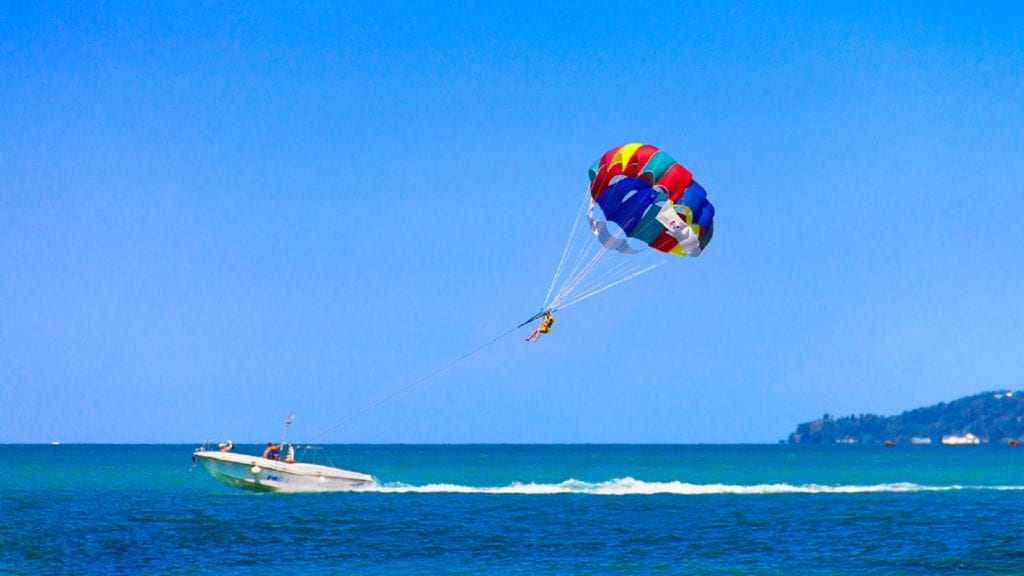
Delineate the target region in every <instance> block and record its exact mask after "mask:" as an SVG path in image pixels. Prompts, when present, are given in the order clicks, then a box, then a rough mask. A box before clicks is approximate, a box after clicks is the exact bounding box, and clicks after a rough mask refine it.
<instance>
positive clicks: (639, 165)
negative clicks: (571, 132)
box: [589, 143, 715, 256]
mask: <svg viewBox="0 0 1024 576" xmlns="http://www.w3.org/2000/svg"><path fill="white" fill-rule="evenodd" d="M707 195H708V194H707V192H705V191H704V188H703V187H702V186H701V185H700V184H698V183H697V182H696V181H695V180H694V179H693V175H692V174H690V171H689V170H687V169H686V168H684V167H683V165H682V164H679V163H678V162H676V161H675V160H673V159H672V157H671V156H669V155H668V154H666V153H665V152H663V151H661V150H659V149H658V148H657V147H656V146H652V145H650V144H639V143H632V144H625V145H623V146H617V147H615V148H612V149H611V150H608V151H607V152H605V153H604V154H603V155H601V157H600V158H599V159H598V160H597V161H596V162H594V165H593V166H591V168H590V196H591V198H592V199H593V200H594V204H593V205H592V207H591V210H590V213H589V215H590V221H591V226H592V228H593V230H594V233H595V234H597V236H598V238H599V239H600V241H601V243H602V244H604V245H605V246H606V247H608V248H614V249H616V250H619V251H621V252H638V251H640V250H639V249H637V248H635V247H634V246H635V242H634V243H631V242H630V241H629V240H627V238H633V239H635V240H636V241H639V242H641V243H643V244H645V245H647V246H650V247H651V248H655V249H657V250H661V251H662V252H670V253H674V254H678V255H680V256H699V255H700V253H701V251H702V250H703V249H704V248H705V247H706V246H707V245H708V242H710V241H711V236H712V235H713V234H714V218H715V207H714V206H712V205H711V203H710V202H708V200H707Z"/></svg>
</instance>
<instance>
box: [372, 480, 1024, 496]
mask: <svg viewBox="0 0 1024 576" xmlns="http://www.w3.org/2000/svg"><path fill="white" fill-rule="evenodd" d="M950 490H1024V486H962V485H951V486H927V485H921V484H914V483H911V482H892V483H883V484H867V485H834V484H785V483H779V484H750V485H743V484H691V483H689V482H680V481H672V482H645V481H643V480H637V479H635V478H616V479H613V480H608V481H605V482H583V481H581V480H573V479H570V480H566V481H564V482H559V483H557V484H537V483H532V482H531V483H522V482H513V483H512V484H509V485H507V486H464V485H461V484H425V485H422V486H415V485H411V484H403V483H400V482H389V483H385V484H372V485H369V486H364V487H361V488H356V489H355V491H359V492H383V493H393V494H398V493H417V494H442V493H451V494H525V495H545V494H592V495H597V496H629V495H650V494H680V495H687V496H698V495H708V494H862V493H885V492H893V493H896V492H941V491H950Z"/></svg>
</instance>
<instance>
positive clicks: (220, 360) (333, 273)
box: [0, 1, 1024, 443]
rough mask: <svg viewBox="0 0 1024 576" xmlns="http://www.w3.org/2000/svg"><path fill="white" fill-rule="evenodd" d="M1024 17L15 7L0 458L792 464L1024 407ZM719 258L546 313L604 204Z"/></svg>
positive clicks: (932, 8) (0, 229)
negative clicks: (664, 448) (313, 443)
mask: <svg viewBox="0 0 1024 576" xmlns="http://www.w3.org/2000/svg"><path fill="white" fill-rule="evenodd" d="M1022 50H1024V9H1022V8H1020V7H1019V5H1018V4H1015V3H1011V2H1006V3H984V2H983V3H976V2H973V3H968V2H958V3H943V2H919V3H914V2H899V3H892V2H877V3H863V2H834V3H826V2H798V3H791V2H772V3H767V4H766V3H763V2H739V3H730V2H720V1H711V2H665V3H651V4H639V5H625V4H623V3H621V2H606V3H594V2H586V3H557V2H556V3H539V2H537V3H526V4H523V3H521V2H503V3H498V2H486V3H468V2H467V3H463V2H455V3H453V2H436V3H415V2H408V3H405V2H369V3H358V2H355V3H334V2H324V3H259V4H251V5H246V4H240V3H239V4H236V3H214V4H208V3H207V4H195V3H191V2H182V3H166V2H152V3H149V4H148V5H147V4H146V3H143V2H125V3H121V2H102V3H93V2H58V3H41V4H40V3H35V2H23V3H8V4H6V5H5V7H4V8H3V10H2V11H0V128H2V129H0V160H2V161H0V406H2V407H3V417H2V418H0V442H42V441H49V440H52V439H59V440H61V441H64V442H195V441H201V440H203V439H208V438H209V439H223V438H227V437H231V438H232V439H234V440H235V441H236V442H244V441H249V442H259V441H265V440H267V439H269V438H271V437H277V436H278V435H279V433H280V422H281V420H282V419H283V418H284V416H285V415H287V414H288V412H289V411H294V412H295V413H296V414H297V415H298V419H297V421H296V424H295V426H294V427H293V436H294V437H295V438H297V439H303V438H310V437H312V436H314V435H316V434H318V433H320V432H322V431H324V430H326V429H329V428H331V427H333V426H335V425H336V424H338V423H339V422H342V421H346V420H349V419H350V420H349V421H348V423H347V424H345V425H343V426H341V427H339V428H337V429H336V430H333V431H332V432H330V433H328V434H327V435H326V436H325V437H323V438H321V441H325V442H409V443H419V442H684V443H694V442H711V443H718V442H774V441H776V440H778V439H781V438H784V437H785V436H786V434H787V433H789V432H791V431H792V430H793V429H794V428H795V425H796V424H797V423H799V422H803V421H807V420H810V419H813V418H816V417H819V416H821V414H823V413H831V414H836V415H847V414H851V413H865V412H871V413H877V414H894V413H898V412H901V411H902V410H905V409H910V408H915V407H918V406H922V405H928V404H932V403H936V402H940V401H948V400H952V399H955V398H958V397H960V396H964V395H967V394H973V393H976V392H980V391H983V390H991V389H1002V388H1012V389H1017V388H1021V387H1022V381H1021V378H1022V376H1021V375H1022V374H1024V352H1022V351H1024V329H1022V324H1024V306H1022V304H1021V294H1024V264H1022V261H1024V257H1022V255H1021V252H1022V250H1024V225H1022V214H1024V161H1022V159H1024V136H1022V135H1024V105H1022V103H1024V51H1022ZM631 141H642V142H651V143H654V144H656V145H658V146H660V147H662V148H663V149H665V150H666V151H668V152H669V153H670V154H672V155H673V156H674V157H675V158H676V159H678V160H679V161H680V162H682V163H683V164H685V165H686V166H687V167H688V168H690V169H691V170H692V171H693V173H694V174H695V176H696V177H697V179H698V180H699V181H700V182H701V183H702V184H703V185H704V186H705V187H706V188H707V189H708V191H709V194H710V198H711V200H712V201H713V202H714V204H715V205H716V207H717V209H718V213H717V218H716V223H715V239H714V241H713V242H712V244H711V246H710V247H709V248H708V250H707V251H706V252H705V254H704V255H703V256H702V257H700V258H698V259H686V260H683V259H679V261H678V262H672V263H671V264H670V265H666V266H663V267H661V268H659V269H658V270H656V271H654V272H651V273H650V274H647V275H645V276H643V277H641V278H638V279H636V280H634V281H632V282H630V283H627V284H624V285H622V286H620V287H618V288H616V289H614V290H610V291H608V292H605V293H603V294H601V295H599V296H597V297H595V298H592V299H590V300H588V301H586V302H585V303H582V304H580V305H578V306H575V307H572V308H570V309H568V310H565V311H564V312H563V313H562V314H560V315H559V317H558V322H557V324H556V326H555V329H554V330H553V331H552V332H551V334H549V335H548V336H546V337H545V338H544V339H543V340H542V341H541V342H540V343H539V344H534V345H530V344H526V343H524V342H523V341H522V338H523V337H525V329H524V331H523V333H517V334H515V335H514V336H510V337H508V338H505V339H504V340H501V341H499V342H498V343H496V344H494V345H493V346H490V347H488V348H486V349H485V350H483V351H481V352H480V353H479V354H477V355H475V356H473V357H471V358H470V359H468V360H466V361H464V362H461V363H459V364H457V365H456V366H454V367H453V368H452V369H451V370H449V371H447V372H445V373H443V374H441V375H439V376H438V377H436V378H434V379H432V380H429V381H427V382H425V383H423V384H421V385H418V386H416V387H414V388H412V389H411V390H409V391H408V392H406V393H404V394H401V395H399V396H398V397H396V398H394V399H392V400H390V401H388V402H386V403H384V404H382V405H380V406H379V407H377V408H375V409H373V410H371V411H369V412H367V413H365V414H363V415H359V416H357V417H355V418H352V416H353V415H355V414H357V413H358V412H360V411H361V410H363V409H364V408H365V407H366V406H368V405H371V404H373V403H375V402H377V401H379V400H380V399H382V398H385V397H387V396H388V395H390V394H392V393H394V392H395V391H397V390H400V389H402V388H403V387H405V386H407V385H408V384H409V383H410V382H414V381H416V380H417V379H419V378H421V377H422V376H424V375H425V374H429V373H430V372H432V371H433V370H435V369H437V368H439V367H441V366H444V365H446V364H447V363H449V362H451V361H452V360H454V359H456V358H458V357H460V356H461V355H462V354H464V353H465V352H467V351H469V350H471V349H473V348H474V347H476V346H478V345H480V344H482V343H484V342H486V341H488V340H490V339H491V338H493V337H495V336H496V335H498V334H501V333H503V332H504V331H505V330H507V329H509V328H510V327H512V326H515V325H516V324H518V323H519V322H520V321H522V320H524V319H525V318H527V317H529V316H530V315H532V314H533V313H534V312H536V310H537V308H538V307H539V306H540V304H541V302H542V300H543V298H544V294H545V291H546V290H547V287H548V283H549V282H550V279H551V275H552V273H553V272H554V268H555V266H556V264H557V262H558V257H559V255H560V253H561V250H562V247H563V244H564V241H565V237H566V234H567V233H568V230H569V226H570V224H571V222H572V219H573V216H574V214H575V210H576V207H577V202H578V200H579V198H580V196H581V194H582V191H583V189H584V187H585V186H586V184H587V169H588V168H589V167H590V164H591V163H592V162H593V161H594V160H595V159H596V158H597V156H598V155H599V154H600V153H601V152H603V151H604V150H605V149H607V148H610V147H612V146H616V145H619V144H623V143H626V142H631Z"/></svg>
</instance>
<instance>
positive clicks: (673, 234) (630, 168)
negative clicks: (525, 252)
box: [542, 142, 715, 310]
mask: <svg viewBox="0 0 1024 576" xmlns="http://www.w3.org/2000/svg"><path fill="white" fill-rule="evenodd" d="M584 212H585V213H586V215H587V218H586V219H585V220H584V219H583V218H582V217H581V216H582V214H583V213H584ZM714 218H715V207H714V206H712V205H711V203H710V202H709V201H708V199H707V192H706V191H705V190H704V188H703V187H702V186H701V185H700V184H698V183H697V181H696V180H694V179H693V175H692V174H691V173H690V171H689V170H687V169H686V168H685V167H684V166H683V165H682V164H680V163H678V162H676V161H675V160H674V159H673V158H672V157H671V156H669V155H668V154H667V153H666V152H664V151H662V150H661V149H659V148H658V147H657V146H653V145H651V144H641V143H637V142H634V143H630V144H624V145H622V146H616V147H615V148H612V149H610V150H608V151H606V152H605V153H604V154H602V155H601V156H600V157H599V158H598V159H597V160H596V161H595V162H594V164H593V165H592V166H591V167H590V187H589V190H588V193H587V194H586V196H585V197H584V199H583V203H582V204H581V205H580V210H579V211H578V212H577V216H576V220H575V222H574V223H573V228H572V230H571V232H570V234H569V240H568V242H567V243H566V247H565V250H564V251H563V253H562V258H561V260H560V261H559V264H558V268H557V269H556V271H555V276H554V278H553V279H552V281H551V287H550V288H549V289H548V295H547V296H546V297H545V301H544V306H543V307H542V309H545V310H547V309H559V308H565V307H567V306H570V305H572V304H575V303H577V302H580V301H582V300H585V299H586V298H589V297H591V296H593V295H595V294H597V293H599V292H603V291H604V290H607V289H608V288H611V287H613V286H616V285H618V284H621V283H622V282H625V281H627V280H629V279H631V278H635V277H637V276H639V275H641V274H643V273H645V272H647V271H649V270H652V269H654V268H656V267H658V266H660V265H662V264H664V263H665V262H666V261H667V260H666V259H665V258H664V256H665V254H673V255H677V256H691V257H696V256H700V254H701V253H702V252H703V251H704V249H705V248H707V246H708V243H709V242H710V241H711V237H712V236H713V234H714ZM587 231H589V232H590V233H591V234H586V232H587ZM591 235H592V236H594V237H596V240H597V241H596V242H595V241H594V239H593V238H586V237H587V236H591ZM650 248H653V250H649V249H650ZM613 255H614V257H613ZM659 255H660V257H659ZM556 288H557V290H556Z"/></svg>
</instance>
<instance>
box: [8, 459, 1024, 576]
mask: <svg viewBox="0 0 1024 576" xmlns="http://www.w3.org/2000/svg"><path fill="white" fill-rule="evenodd" d="M192 448H193V446H185V445H181V446H97V445H62V446H48V445H47V446H4V447H3V449H4V452H5V455H6V456H7V458H6V459H5V461H6V465H5V466H4V469H3V470H4V471H3V476H2V479H0V511H2V513H3V517H4V519H5V522H3V523H0V544H2V545H0V573H2V574H26V575H27V574H32V575H40V574H245V575H254V574H257V575H258V574H281V573H289V574H304V575H305V574H308V575H320V574H397V575H403V574H801V575H803V574H812V575H814V574H823V575H824V574H830V575H831V574H945V573H948V574H1024V539H1022V536H1021V535H1022V534H1024V448H1010V447H1008V446H1005V445H981V446H955V447H954V446H897V447H895V448H889V449H885V448H881V447H866V446H832V447H791V446H663V445H658V446H629V445H615V446H596V445H572V446H555V445H550V446H549V445H542V446H518V445H513V446H505V445H468V446H460V445H451V446H448V445H446V446H415V445H403V446H376V445H371V446H330V447H328V448H327V452H328V453H329V454H330V456H331V458H332V460H333V462H334V463H335V464H336V465H338V466H342V467H345V468H349V469H352V470H358V471H362V472H367V473H370V474H373V475H374V476H375V477H376V478H377V480H378V483H377V485H375V486H373V487H371V488H370V489H367V490H360V491H354V492H336V493H319V494H254V493H249V492H245V491H241V490H238V489H235V488H231V487H228V486H224V485H222V484H220V483H218V482H217V481H215V480H213V479H212V478H211V477H210V476H209V475H208V474H207V473H206V472H205V471H204V470H203V469H202V468H197V469H195V470H194V471H191V472H190V471H189V467H190V464H191V462H190V456H191V451H192ZM258 449H259V447H257V446H239V447H237V450H238V451H242V452H256V451H257V450H258Z"/></svg>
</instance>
